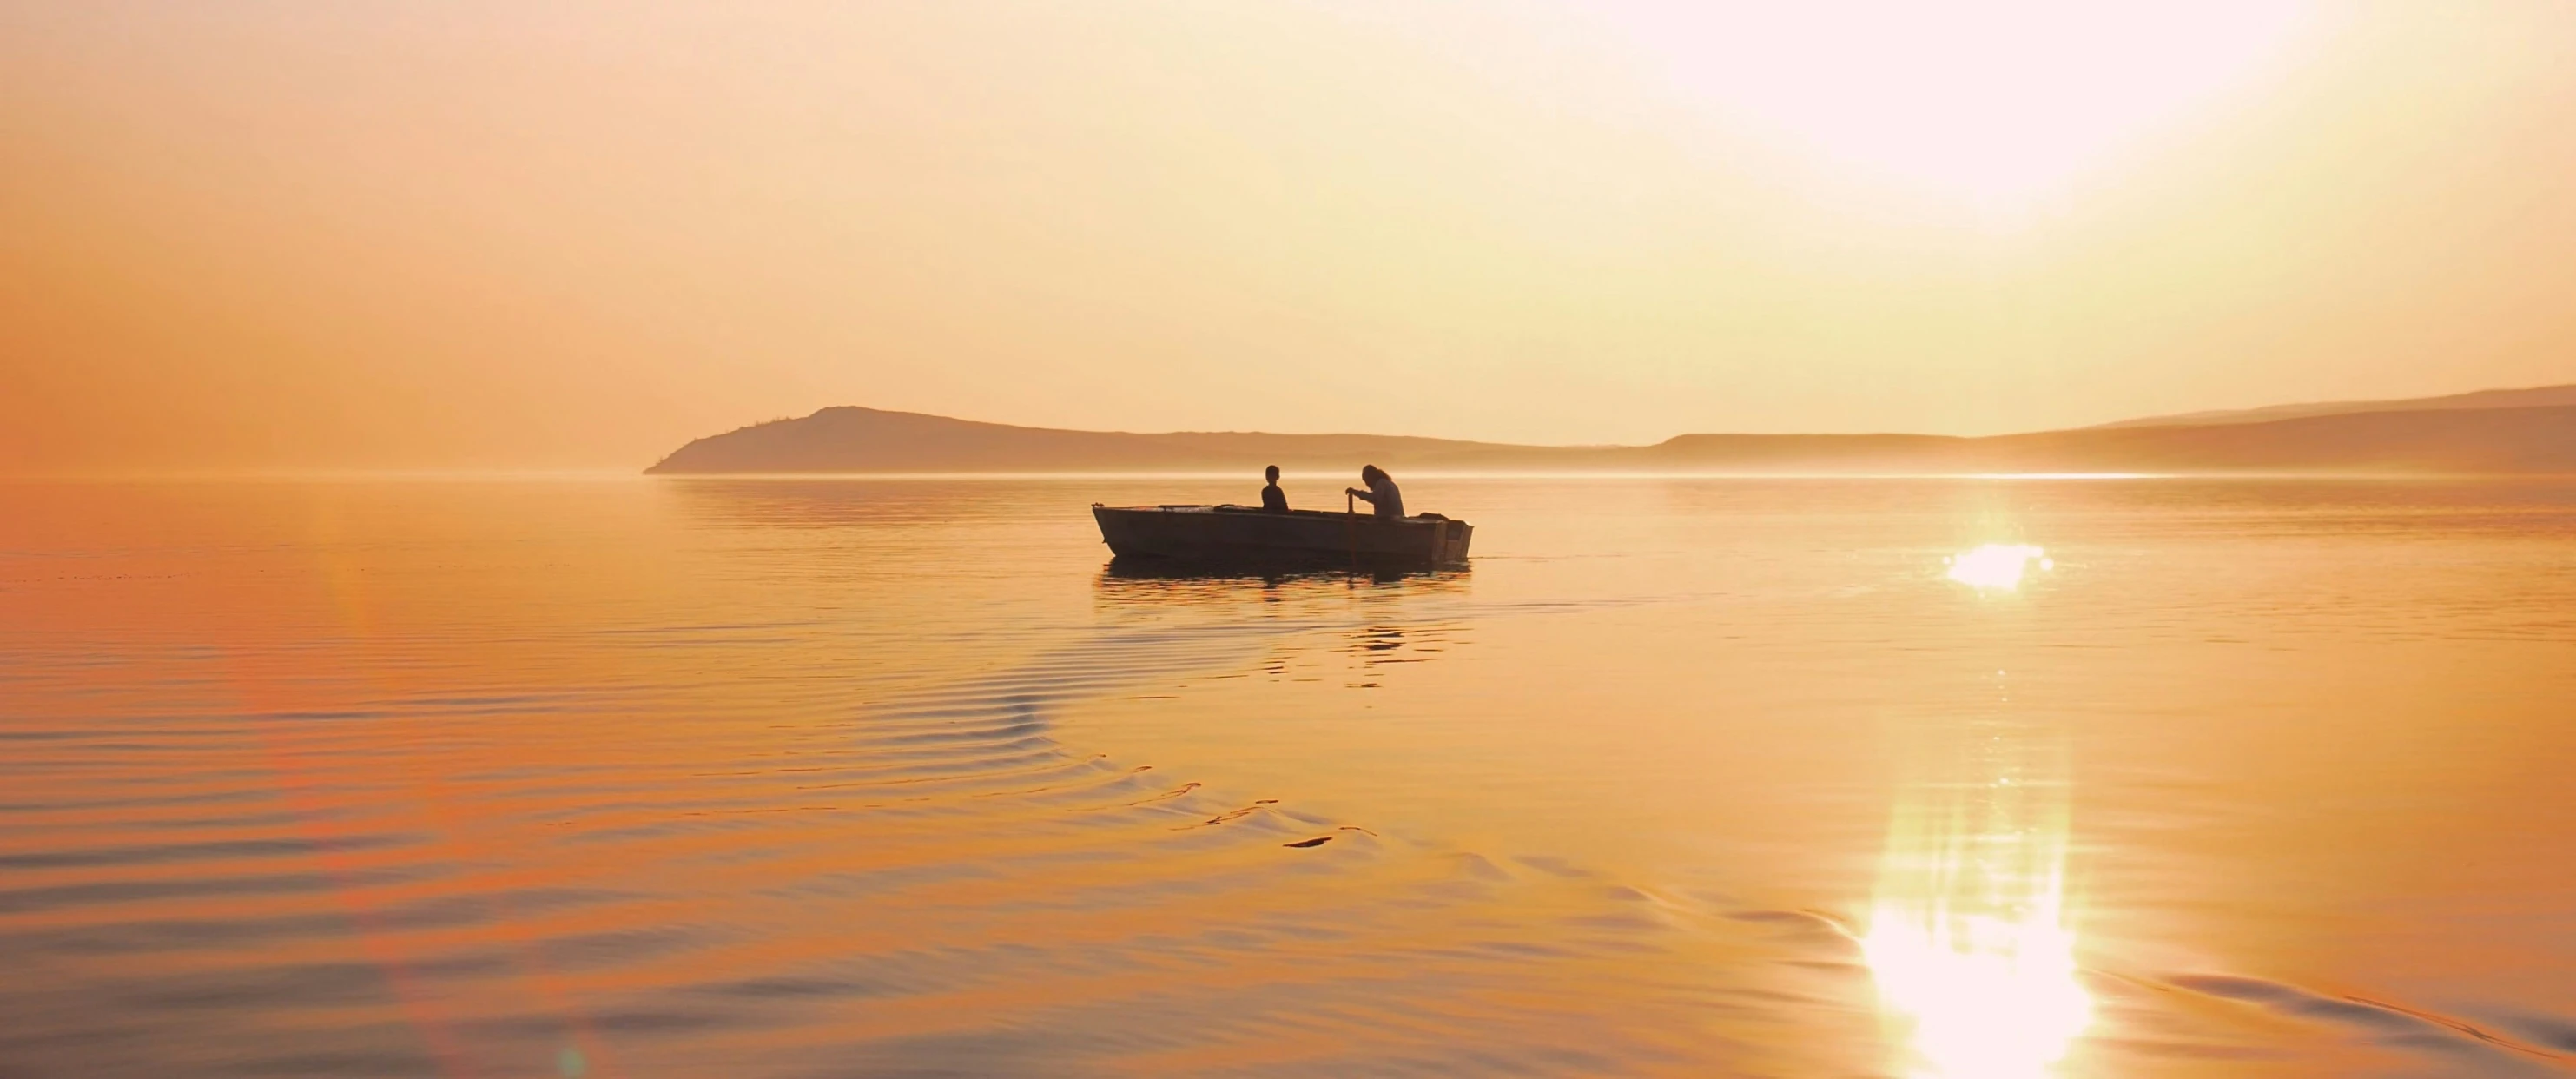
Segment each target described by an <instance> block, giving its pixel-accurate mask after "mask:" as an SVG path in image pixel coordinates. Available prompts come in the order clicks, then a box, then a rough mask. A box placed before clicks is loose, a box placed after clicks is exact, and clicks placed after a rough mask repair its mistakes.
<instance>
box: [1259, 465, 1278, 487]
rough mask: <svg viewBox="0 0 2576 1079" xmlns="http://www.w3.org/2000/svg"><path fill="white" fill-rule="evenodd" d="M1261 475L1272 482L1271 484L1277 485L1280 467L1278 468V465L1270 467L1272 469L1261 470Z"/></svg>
mask: <svg viewBox="0 0 2576 1079" xmlns="http://www.w3.org/2000/svg"><path fill="white" fill-rule="evenodd" d="M1261 474H1262V476H1263V477H1265V478H1267V479H1269V481H1270V482H1272V483H1277V482H1279V466H1278V465H1272V466H1270V467H1268V468H1265V469H1262V470H1261Z"/></svg>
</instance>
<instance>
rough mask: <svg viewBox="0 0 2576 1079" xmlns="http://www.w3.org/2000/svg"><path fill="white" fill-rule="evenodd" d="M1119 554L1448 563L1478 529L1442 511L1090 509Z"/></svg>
mask: <svg viewBox="0 0 2576 1079" xmlns="http://www.w3.org/2000/svg"><path fill="white" fill-rule="evenodd" d="M1091 516H1092V519H1093V520H1096V521H1098V522H1099V523H1100V538H1101V539H1102V540H1103V541H1105V542H1107V543H1108V544H1109V550H1110V552H1111V553H1113V554H1115V555H1117V556H1118V558H1120V559H1121V560H1125V559H1140V560H1142V559H1153V560H1169V561H1174V562H1195V563H1227V564H1289V565H1294V564H1309V565H1332V564H1335V563H1339V562H1346V561H1349V562H1361V563H1366V564H1369V565H1428V566H1450V565H1457V564H1459V563H1462V562H1465V561H1466V560H1467V544H1468V542H1469V541H1470V540H1472V539H1473V538H1474V537H1475V534H1476V530H1475V527H1474V526H1472V525H1469V524H1468V523H1467V522H1465V521H1452V520H1449V519H1447V518H1444V517H1407V518H1404V519H1401V520H1395V521H1382V520H1379V519H1378V518H1376V517H1374V516H1371V515H1368V514H1343V513H1324V512H1318V511H1315V510H1300V511H1297V512H1293V513H1263V512H1261V511H1259V510H1255V509H1250V508H1248V507H1243V506H1102V505H1093V506H1092V507H1091Z"/></svg>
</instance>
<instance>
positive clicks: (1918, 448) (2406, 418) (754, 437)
mask: <svg viewBox="0 0 2576 1079" xmlns="http://www.w3.org/2000/svg"><path fill="white" fill-rule="evenodd" d="M2551 393H2564V394H2565V395H2567V396H2568V397H2569V398H2570V400H2568V401H2566V402H2564V403H2559V404H2554V405H2541V406H2536V407H2535V406H2518V407H2494V406H2480V405H2471V404H2456V403H2441V404H2434V405H2432V406H2431V407H2424V408H2413V407H2408V408H2396V409H2382V410H2362V411H2353V410H2340V409H2341V406H2285V407H2286V408H2291V409H2307V408H2328V409H2339V410H2337V411H2331V412H2327V413H2322V414H2316V413H2301V414H2296V415H2292V416H2289V417H2287V418H2272V419H2254V418H2237V417H2239V416H2241V415H2243V414H2238V413H2225V414H2218V415H2219V417H2220V418H2218V419H2214V420H2210V421H2206V422H2181V421H2180V420H2179V419H2166V420H2158V421H2153V422H2146V421H2141V422H2139V423H2136V424H2121V425H2112V426H2107V427H2088V428H2081V429H2077V430H2068V431H2042V432H2035V433H2031V434H2017V435H1995V436H1990V437H1984V438H1957V437H1951V436H1945V435H1904V434H1865V435H1742V434H1734V435H1729V434H1713V435H1681V436H1678V437H1675V438H1672V439H1669V440H1666V441H1664V442H1661V443H1657V444H1655V445H1652V446H1516V445H1510V444H1505V443H1495V442H1460V441H1452V440H1447V439H1437V438H1414V437H1407V436H1398V435H1355V434H1335V435H1278V434H1264V433H1259V432H1175V433H1168V434H1130V433H1126V432H1116V431H1066V430H1056V429H1050V428H1040V427H1013V426H1008V425H1004V424H995V423H978V422H975V421H972V420H958V419H950V418H947V417H944V416H929V415H923V414H920V413H913V412H885V411H879V410H877V409H869V408H857V407H851V406H843V407H838V408H827V409H824V410H822V411H820V412H816V413H814V414H813V415H811V416H806V417H803V418H801V419H787V420H773V421H771V422H768V423H763V424H756V425H754V426H750V427H745V428H742V429H740V430H736V431H731V432H727V433H725V434H721V435H712V436H709V437H706V438H701V439H698V440H697V441H694V442H691V443H689V444H688V445H686V446H682V447H680V449H679V450H677V451H675V452H673V453H672V454H671V455H670V456H669V457H666V458H663V459H662V461H661V462H660V463H658V464H655V465H654V466H653V467H652V468H649V469H647V470H646V471H647V472H649V473H653V474H657V475H707V474H737V475H738V474H745V473H817V472H956V473H969V472H1116V471H1147V470H1235V469H1240V470H1244V471H1255V470H1258V469H1259V468H1260V467H1261V466H1263V465H1269V464H1275V465H1280V466H1282V467H1285V468H1292V469H1306V468H1315V469H1354V468H1356V467H1358V465H1359V464H1361V463H1363V462H1373V463H1376V464H1379V465H1383V466H1385V467H1386V468H1388V469H1389V470H1391V471H1398V472H1402V471H1406V470H1414V471H1422V470H1505V469H1511V470H1564V471H1586V472H1605V471H1638V472H1655V471H1703V472H1925V473H1943V472H2229V471H2237V472H2247V471H2255V472H2259V471H2272V472H2418V471H2420V472H2462V473H2571V474H2576V387H2554V388H2551V389H2549V390H2508V391H2493V395H2492V396H2483V397H2482V396H2481V395H2475V394H2470V395H2462V396H2461V397H2455V398H2433V399H2429V400H2430V401H2434V402H2458V401H2463V400H2468V399H2471V398H2479V399H2483V400H2490V401H2499V402H2513V401H2525V400H2530V399H2532V397H2531V395H2546V394H2551ZM2543 399H2546V398H2543ZM2417 403H2418V402H2402V403H2401V404H2407V405H2413V404H2417ZM2257 411H2263V410H2257Z"/></svg>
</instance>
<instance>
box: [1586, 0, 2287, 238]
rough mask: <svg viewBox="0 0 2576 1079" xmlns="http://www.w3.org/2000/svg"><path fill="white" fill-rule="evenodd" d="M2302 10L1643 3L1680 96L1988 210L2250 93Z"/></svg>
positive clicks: (1854, 1) (2222, 5) (1624, 10)
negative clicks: (1986, 204)
mask: <svg viewBox="0 0 2576 1079" xmlns="http://www.w3.org/2000/svg"><path fill="white" fill-rule="evenodd" d="M2306 7H2307V5H2306V4H2305V3H2302V2H2300V0H2224V2H2217V3H2212V2H2208V0H2161V2H2151V3H2137V2H2116V0H2102V2H2092V0H2087V2H2077V3H2070V2H2066V0H1951V2H1947V3H1911V2H1909V3H1889V2H1879V3H1870V2H1860V0H1801V2H1794V3H1723V2H1721V3H1706V4H1702V3H1689V2H1678V0H1676V2H1661V3H1658V2H1651V0H1639V2H1634V3H1626V4H1613V5H1611V6H1610V7H1609V8H1608V9H1607V10H1610V11H1613V12H1616V13H1617V14H1616V15H1615V16H1614V17H1616V18H1617V19H1618V20H1619V21H1620V22H1621V23H1622V24H1623V25H1624V27H1625V28H1626V29H1627V30H1629V31H1630V32H1631V33H1632V34H1633V35H1634V36H1635V37H1636V39H1637V42H1638V44H1639V45H1640V46H1641V47H1643V48H1645V49H1646V50H1647V51H1648V52H1649V53H1650V54H1652V55H1654V56H1656V57H1657V58H1658V59H1659V60H1660V61H1661V63H1662V66H1664V67H1665V68H1667V69H1668V70H1669V72H1670V79H1671V81H1672V82H1673V83H1674V84H1675V85H1676V86H1677V87H1678V88H1679V89H1681V90H1682V91H1683V92H1685V93H1686V94H1688V95H1689V96H1690V97H1692V98H1693V99H1695V100H1697V101H1699V102H1701V103H1703V104H1705V105H1706V106H1707V107H1710V108H1713V109H1715V110H1718V111H1719V112H1720V113H1722V114H1723V115H1724V116H1726V117H1728V118H1730V119H1732V120H1734V121H1736V122H1738V123H1742V124H1745V125H1747V126H1750V127H1753V128H1755V129H1757V130H1760V131H1763V132H1764V133H1766V134H1768V135H1770V136H1772V137H1774V138H1778V139H1781V140H1783V141H1787V142H1790V143H1792V144H1794V145H1797V146H1799V147H1800V148H1802V149H1803V150H1805V151H1807V152H1809V153H1813V154H1816V155H1819V156H1822V157H1824V158H1827V159H1829V160H1831V161H1834V162H1836V163H1838V164H1840V165H1844V166H1849V167H1856V168H1858V169H1861V170H1864V171H1867V172H1870V173H1876V174H1881V175H1886V176H1893V177H1896V178H1901V179H1904V180H1907V181H1909V182H1914V183H1921V184H1929V185H1936V186H1939V187H1941V188H1945V189H1949V190H1952V191H1954V192H1957V193H1960V194H1965V195H1969V196H1972V197H1978V198H2013V197H2020V196H2026V195H2030V194H2034V193H2038V192H2041V191H2044V190H2046V189H2048V188H2051V187H2054V186H2057V185H2059V184H2062V183H2063V182H2065V181H2066V180H2067V179H2069V178H2070V177H2072V176H2074V175H2075V174H2077V173H2078V172H2081V171H2082V170H2084V169H2085V168H2086V167H2088V166H2090V165H2092V164H2094V163H2095V162H2097V161H2098V160H2100V159H2101V158H2102V157H2103V156H2104V155H2105V154H2106V153H2107V152H2109V151H2111V150H2112V149H2114V148H2116V147H2117V146H2118V145H2119V144H2120V143H2122V142H2123V141H2125V140H2128V139H2131V138H2133V137H2135V136H2136V135H2138V134H2140V133H2141V132H2142V131H2144V130H2145V129H2147V128H2149V127H2151V126H2153V125H2154V124H2156V123H2158V122H2161V121H2166V120H2169V119H2171V118H2172V117H2174V116H2176V115H2177V114H2180V113H2182V112H2184V111H2186V110H2188V109H2191V108H2193V107H2194V106H2196V105H2200V104H2202V103H2204V102H2206V101H2207V100H2208V99H2210V98H2212V97H2215V96H2217V95H2219V94H2220V93H2222V92H2224V91H2225V90H2227V89H2228V88H2229V86H2230V85H2231V84H2233V83H2237V82H2240V81H2242V80H2244V79H2245V78H2246V77H2247V76H2248V75H2250V74H2251V73H2252V72H2253V71H2255V70H2256V69H2257V68H2258V67H2259V66H2260V65H2261V63H2262V62H2263V61H2264V60H2265V59H2266V58H2267V57H2270V56H2272V55H2274V54H2275V53H2277V52H2279V51H2280V50H2281V49H2282V47H2283V46H2284V45H2285V44H2286V42H2287V41H2288V39H2289V38H2290V36H2291V35H2292V32H2293V31H2294V30H2295V29H2296V28H2297V27H2298V26H2299V24H2301V23H2302V22H2303V21H2305V16H2306V14H2307V11H2306Z"/></svg>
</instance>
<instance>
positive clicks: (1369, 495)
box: [1342, 487, 1377, 506]
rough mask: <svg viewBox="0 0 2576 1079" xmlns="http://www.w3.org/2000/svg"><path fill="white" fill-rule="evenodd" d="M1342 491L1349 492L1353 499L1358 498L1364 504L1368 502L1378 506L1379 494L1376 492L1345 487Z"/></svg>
mask: <svg viewBox="0 0 2576 1079" xmlns="http://www.w3.org/2000/svg"><path fill="white" fill-rule="evenodd" d="M1342 490H1344V491H1347V492H1349V493H1350V495H1351V497H1353V498H1357V499H1359V500H1360V501H1362V502H1366V503H1368V504H1369V505H1372V506H1374V505H1377V492H1375V491H1370V490H1367V489H1364V488H1359V487H1344V488H1342Z"/></svg>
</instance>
